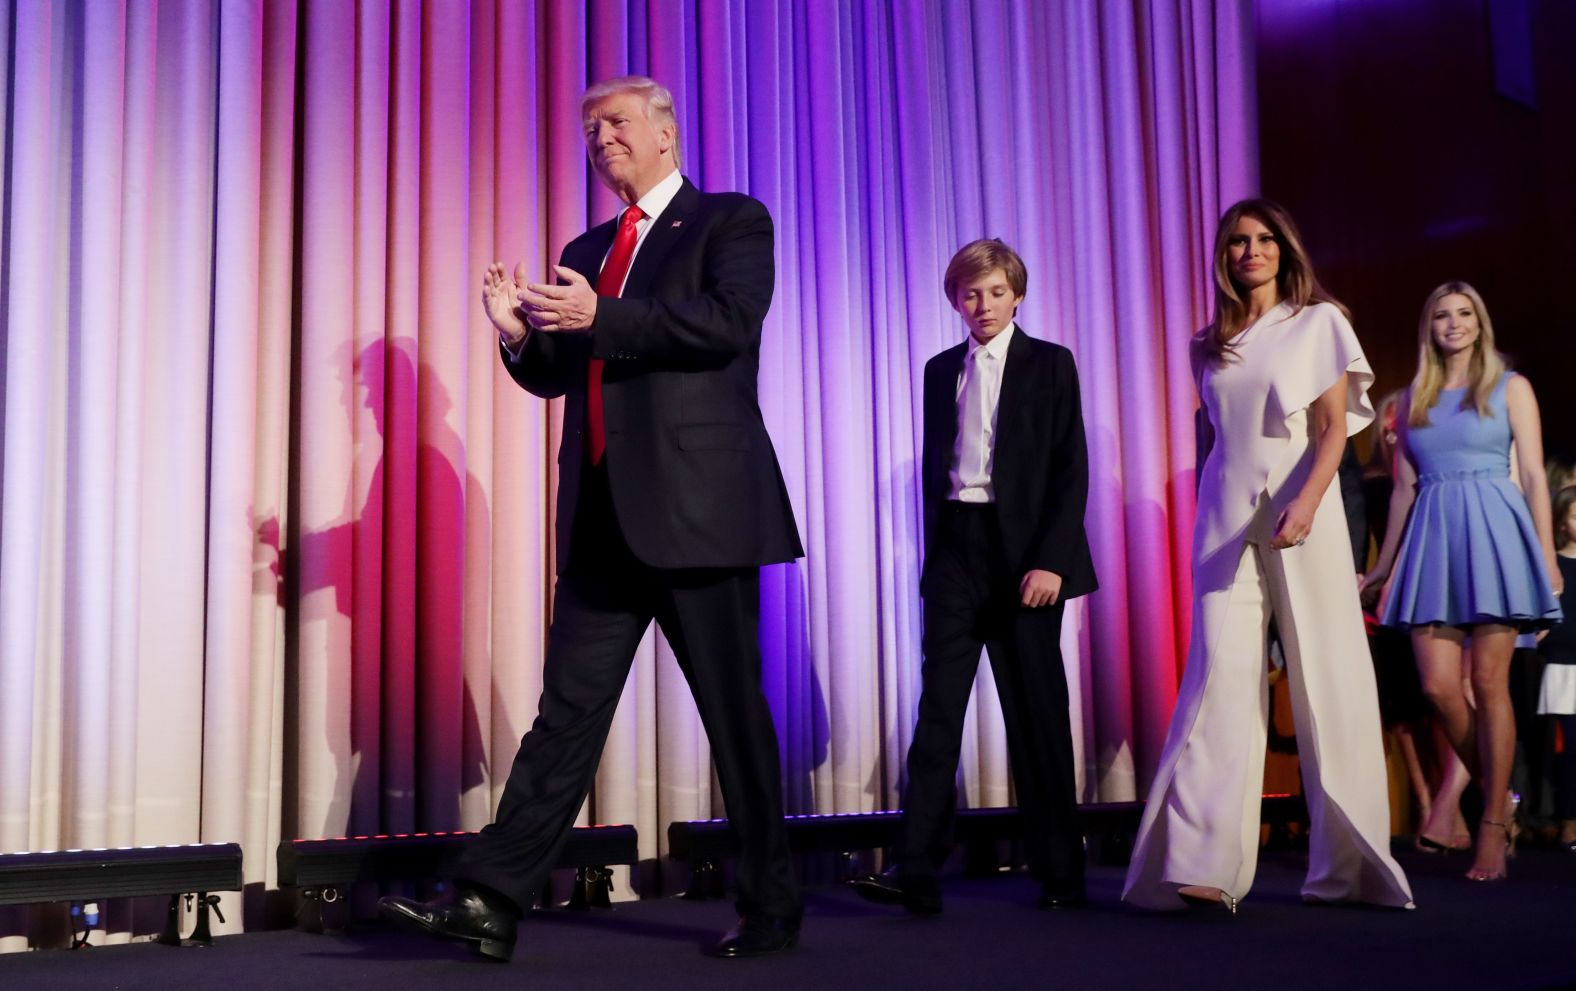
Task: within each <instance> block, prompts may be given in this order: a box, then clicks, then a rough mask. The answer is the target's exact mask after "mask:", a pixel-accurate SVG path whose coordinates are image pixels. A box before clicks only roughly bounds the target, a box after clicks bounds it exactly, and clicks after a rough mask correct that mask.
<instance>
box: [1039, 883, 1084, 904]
mask: <svg viewBox="0 0 1576 991" xmlns="http://www.w3.org/2000/svg"><path fill="white" fill-rule="evenodd" d="M1088 904H1089V896H1088V895H1086V894H1085V893H1084V890H1083V888H1082V887H1066V886H1054V887H1053V886H1051V885H1046V886H1045V887H1043V888H1041V889H1040V907H1041V908H1083V907H1084V906H1086V905H1088Z"/></svg>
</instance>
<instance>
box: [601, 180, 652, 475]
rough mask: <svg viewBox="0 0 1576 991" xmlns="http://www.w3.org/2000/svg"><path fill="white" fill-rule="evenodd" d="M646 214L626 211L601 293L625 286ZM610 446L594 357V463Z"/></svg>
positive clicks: (609, 256)
mask: <svg viewBox="0 0 1576 991" xmlns="http://www.w3.org/2000/svg"><path fill="white" fill-rule="evenodd" d="M645 216H646V214H645V213H644V212H643V211H642V210H641V209H640V207H638V206H632V207H630V208H629V209H628V210H625V211H624V215H623V217H621V218H619V221H618V234H617V235H615V236H614V238H613V250H612V251H609V252H608V253H607V261H606V262H603V263H602V274H601V275H600V276H598V277H597V280H596V294H597V295H598V296H617V295H619V294H620V293H622V292H623V290H624V276H626V275H628V274H629V263H630V260H631V259H633V258H634V257H635V242H636V241H637V240H639V238H640V226H639V225H640V222H641V221H642V220H644V219H645ZM606 450H607V433H606V432H605V431H604V429H603V426H602V359H601V358H592V359H591V367H590V369H589V371H588V372H587V373H586V451H587V453H588V454H590V455H591V463H592V464H594V465H596V464H601V463H602V454H603V452H605V451H606Z"/></svg>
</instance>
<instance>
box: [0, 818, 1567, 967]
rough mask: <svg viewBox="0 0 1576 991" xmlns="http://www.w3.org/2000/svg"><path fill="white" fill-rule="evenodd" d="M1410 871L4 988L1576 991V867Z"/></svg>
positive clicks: (131, 955) (620, 915) (641, 930)
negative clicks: (777, 927)
mask: <svg viewBox="0 0 1576 991" xmlns="http://www.w3.org/2000/svg"><path fill="white" fill-rule="evenodd" d="M1398 856H1399V857H1400V858H1401V860H1402V863H1403V865H1404V866H1405V867H1406V868H1407V871H1408V873H1409V874H1410V876H1411V878H1412V883H1413V888H1414V891H1415V892H1416V895H1417V900H1418V906H1419V907H1418V909H1417V910H1416V911H1413V912H1397V911H1383V910H1376V909H1362V908H1310V907H1307V906H1304V905H1303V904H1302V903H1301V902H1300V901H1299V899H1298V897H1297V886H1298V883H1299V881H1300V879H1301V874H1302V870H1303V860H1302V858H1300V857H1299V856H1297V855H1295V854H1266V855H1265V856H1264V858H1263V861H1262V863H1261V867H1260V871H1259V879H1258V882H1257V884H1256V885H1255V888H1254V891H1253V893H1252V895H1251V896H1250V897H1249V898H1248V899H1247V900H1246V901H1245V902H1244V903H1243V905H1242V909H1241V912H1240V914H1238V915H1237V916H1236V917H1231V916H1229V915H1227V914H1226V913H1225V912H1223V911H1222V912H1185V913H1178V914H1167V915H1146V914H1142V913H1138V912H1135V911H1132V910H1128V909H1125V908H1123V907H1121V906H1120V905H1119V904H1118V902H1117V896H1118V893H1119V889H1120V884H1121V878H1122V874H1121V870H1120V869H1119V868H1112V867H1096V868H1094V869H1093V870H1092V872H1091V877H1090V895H1091V897H1092V901H1093V903H1092V905H1091V906H1090V907H1089V908H1088V909H1085V910H1082V911H1071V912H1048V911H1043V910H1040V909H1037V908H1035V907H1034V901H1035V895H1036V894H1037V889H1036V887H1035V886H1034V884H1033V883H1032V882H1030V881H1029V880H1027V879H1026V878H1024V877H1021V876H1010V875H1009V876H1003V877H1000V878H993V879H988V880H970V879H965V878H962V877H955V876H949V877H946V878H944V879H943V889H944V893H945V896H946V912H945V913H944V914H943V915H941V916H940V917H937V918H934V919H915V918H909V917H908V916H906V915H903V914H902V913H901V912H898V911H895V910H888V909H883V908H879V907H877V906H871V905H867V904H865V903H864V902H861V901H860V900H859V899H857V898H856V897H854V896H853V894H852V893H851V892H848V891H846V890H845V889H842V888H838V887H822V888H814V889H811V890H810V891H808V892H807V910H808V914H807V916H806V919H805V926H804V936H803V941H802V943H801V946H800V947H799V949H797V950H795V951H793V952H791V953H788V954H785V955H783V956H781V957H778V958H773V959H765V960H738V961H735V960H714V959H711V958H709V957H707V956H705V955H704V953H703V951H704V949H705V948H706V947H708V946H710V944H711V943H712V942H713V941H714V940H715V939H716V938H717V936H718V934H719V933H721V932H722V930H724V929H725V928H727V926H728V925H729V924H730V923H731V922H732V911H731V909H730V907H729V906H728V905H727V904H725V903H721V902H707V903H695V902H685V901H679V900H676V899H662V900H650V901H644V902H630V903H623V904H620V905H618V906H617V907H616V908H615V909H613V910H611V911H603V912H594V913H589V914H585V913H570V912H565V911H552V912H541V913H537V914H536V915H535V916H533V917H532V918H531V919H529V920H527V922H526V923H525V924H524V925H523V926H522V927H521V945H520V951H519V952H518V953H517V954H516V956H515V959H514V961H513V962H512V963H510V964H507V965H498V964H489V963H486V962H483V961H480V960H475V959H472V958H470V957H469V956H468V955H467V953H466V952H465V950H464V949H463V948H461V947H449V946H444V945H441V944H431V943H427V942H426V941H423V940H420V939H417V938H412V937H407V936H405V935H403V934H401V933H398V932H395V931H393V930H391V929H387V928H384V927H382V926H380V925H378V924H375V923H372V924H367V925H365V926H363V927H360V928H357V929H355V930H354V931H352V932H351V933H350V934H349V935H345V936H332V937H330V936H312V935H307V934H304V933H297V932H293V931H289V932H264V933H253V934H248V935H242V936H229V937H223V938H220V939H219V940H218V941H217V942H216V943H215V945H214V946H213V947H211V948H207V949H179V950H177V949H170V948H167V947H162V946H157V945H152V944H146V943H140V944H135V945H130V946H118V947H99V948H94V949H90V950H85V951H78V952H68V951H44V952H37V953H26V954H12V955H8V956H4V957H0V988H4V989H7V991H20V989H31V988H51V989H55V988H59V989H75V988H84V989H86V988H93V989H104V991H108V989H141V988H148V989H161V991H177V989H185V988H203V989H209V988H214V989H220V991H242V989H251V988H269V989H272V988H291V989H303V991H305V989H312V991H334V989H341V988H346V989H349V988H358V989H359V988H371V989H382V988H387V989H395V991H415V989H438V991H444V989H456V991H483V989H488V988H510V989H519V988H597V989H604V991H614V989H623V988H651V989H659V988H730V989H735V988H743V989H746V991H771V989H778V988H783V989H786V988H794V989H805V988H861V989H865V988H1000V989H1002V991H1015V989H1018V988H1063V987H1065V988H1078V989H1095V988H1177V989H1186V988H1209V989H1213V991H1236V989H1258V988H1269V989H1277V991H1280V989H1296V988H1318V989H1332V988H1333V989H1337V991H1358V989H1368V988H1396V989H1405V991H1410V989H1413V988H1425V989H1440V988H1472V989H1475V991H1494V989H1531V988H1539V989H1548V988H1566V987H1569V988H1576V857H1573V856H1571V855H1569V854H1565V853H1563V852H1559V851H1553V850H1544V851H1528V852H1525V853H1523V855H1522V856H1521V857H1520V858H1518V859H1517V860H1515V861H1513V862H1512V865H1511V868H1512V873H1511V878H1510V880H1509V881H1507V882H1503V883H1499V884H1489V885H1475V884H1471V883H1470V882H1467V881H1465V880H1462V879H1461V877H1460V874H1461V872H1462V871H1463V870H1465V869H1466V866H1467V864H1468V861H1467V860H1466V858H1465V857H1463V856H1456V857H1451V858H1442V857H1425V856H1423V855H1420V854H1416V853H1413V852H1411V850H1410V849H1409V848H1408V849H1405V850H1402V851H1400V852H1399V853H1398Z"/></svg>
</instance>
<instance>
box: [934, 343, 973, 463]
mask: <svg viewBox="0 0 1576 991" xmlns="http://www.w3.org/2000/svg"><path fill="white" fill-rule="evenodd" d="M968 349H969V346H968V342H967V341H965V342H964V343H962V344H959V345H957V346H956V347H952V348H948V349H947V350H945V351H943V352H942V353H941V367H940V372H939V381H938V382H937V383H936V385H937V388H936V389H935V396H934V399H933V400H932V401H933V402H934V404H935V409H934V410H932V411H931V416H933V417H934V418H935V423H936V424H937V425H938V426H939V428H940V433H939V434H938V435H937V437H936V448H935V450H934V452H932V453H933V454H934V456H935V457H936V458H937V459H938V461H937V463H938V464H939V465H940V466H941V470H942V471H943V472H945V471H946V470H947V467H948V466H949V465H950V464H951V463H952V450H953V448H955V447H956V446H957V444H958V396H957V393H958V376H959V375H961V374H962V373H963V357H964V355H966V354H967V353H968Z"/></svg>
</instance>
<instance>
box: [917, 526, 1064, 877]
mask: <svg viewBox="0 0 1576 991" xmlns="http://www.w3.org/2000/svg"><path fill="white" fill-rule="evenodd" d="M934 544H935V546H934V547H932V548H931V549H930V550H929V552H928V553H927V557H926V561H925V571H924V582H923V590H924V596H925V603H924V624H925V628H924V638H923V645H924V652H925V661H924V668H923V670H922V685H921V689H920V699H919V719H918V721H917V722H916V724H915V727H914V740H913V743H912V744H911V745H910V747H909V752H908V784H907V788H906V791H905V794H904V799H903V821H902V826H901V828H900V830H899V837H898V842H897V845H896V847H895V849H894V855H895V858H896V860H897V863H898V865H899V867H900V868H901V869H902V870H903V871H905V872H908V873H932V872H934V871H935V870H936V868H938V867H939V866H940V865H941V863H942V861H944V860H945V859H946V857H947V854H948V853H949V852H950V851H951V849H952V825H953V819H954V813H955V809H956V806H957V785H956V781H957V771H958V757H959V754H960V751H961V747H962V739H963V718H964V714H965V712H966V711H967V708H968V702H969V692H970V691H971V690H972V688H973V684H974V676H975V674H976V672H977V671H978V669H979V658H980V649H981V648H982V647H983V648H984V649H985V650H987V651H988V652H989V654H990V661H991V671H992V673H993V675H994V676H995V680H996V687H997V691H998V693H999V694H1000V696H1001V705H1002V716H1003V719H1004V722H1005V724H1006V729H1007V746H1008V750H1009V752H1010V755H1011V766H1012V774H1013V781H1014V783H1015V785H1016V789H1017V793H1018V805H1019V808H1020V810H1021V812H1022V814H1023V816H1024V820H1025V836H1024V852H1025V854H1026V856H1027V858H1028V862H1029V869H1030V871H1031V873H1032V874H1033V875H1034V876H1035V878H1036V879H1038V880H1039V881H1040V882H1041V883H1042V884H1043V885H1045V886H1046V887H1047V888H1051V889H1056V890H1065V891H1080V890H1081V888H1082V884H1083V876H1084V855H1083V835H1082V830H1081V827H1080V824H1079V819H1078V804H1077V784H1076V778H1075V777H1074V767H1073V747H1072V732H1071V724H1070V720H1069V715H1068V712H1069V710H1068V694H1067V676H1066V673H1065V672H1064V671H1063V669H1062V652H1061V630H1062V613H1063V611H1064V604H1063V603H1062V602H1061V601H1058V602H1057V603H1056V604H1055V605H1051V606H1043V607H1040V608H1036V609H1030V608H1026V607H1024V606H1023V605H1021V603H1020V595H1019V591H1018V586H1019V583H1020V582H1021V580H1022V576H1021V575H1016V574H1014V573H1013V572H1012V570H1011V569H1009V567H1008V566H1007V562H1006V557H1005V554H1004V552H1003V549H1002V540H1001V532H1000V527H999V526H998V523H997V518H996V508H995V506H994V505H992V504H988V503H986V504H969V503H959V502H947V503H944V504H943V506H942V509H941V515H940V519H938V521H937V526H936V530H935V534H934Z"/></svg>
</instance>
